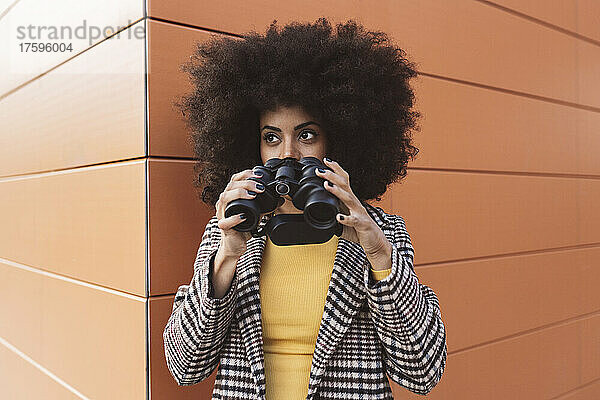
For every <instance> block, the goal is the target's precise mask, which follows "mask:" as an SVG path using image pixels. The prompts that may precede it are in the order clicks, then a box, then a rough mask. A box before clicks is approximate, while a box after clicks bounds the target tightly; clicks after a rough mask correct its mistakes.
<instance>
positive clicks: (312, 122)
mask: <svg viewBox="0 0 600 400" xmlns="http://www.w3.org/2000/svg"><path fill="white" fill-rule="evenodd" d="M310 124H315V125H317V126H321V125H319V124H317V123H316V122H314V121H308V122H304V123H302V124H300V125H298V126H297V127H295V128H294V130H295V131H297V130H298V129H300V128H304V127H305V126H308V125H310ZM267 128H268V129H273V130H274V131H277V132H281V129H279V128H276V127H274V126H270V125H265V126H263V127H262V129H261V132H262V131H263V130H264V129H267Z"/></svg>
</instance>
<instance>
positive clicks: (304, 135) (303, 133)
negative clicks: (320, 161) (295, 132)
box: [300, 131, 317, 139]
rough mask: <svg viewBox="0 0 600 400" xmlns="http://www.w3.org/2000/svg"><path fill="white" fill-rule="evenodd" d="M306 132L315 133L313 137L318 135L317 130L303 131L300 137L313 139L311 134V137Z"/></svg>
mask: <svg viewBox="0 0 600 400" xmlns="http://www.w3.org/2000/svg"><path fill="white" fill-rule="evenodd" d="M306 134H309V135H313V138H314V137H316V136H317V133H316V132H313V131H303V132H302V133H301V134H300V137H301V138H302V139H312V138H311V137H310V136H309V137H306Z"/></svg>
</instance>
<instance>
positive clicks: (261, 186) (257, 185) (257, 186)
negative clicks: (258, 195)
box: [256, 183, 265, 190]
mask: <svg viewBox="0 0 600 400" xmlns="http://www.w3.org/2000/svg"><path fill="white" fill-rule="evenodd" d="M256 188H257V189H258V190H264V189H265V187H264V185H263V184H262V183H257V184H256Z"/></svg>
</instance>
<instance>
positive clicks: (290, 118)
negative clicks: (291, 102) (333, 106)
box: [260, 106, 311, 124]
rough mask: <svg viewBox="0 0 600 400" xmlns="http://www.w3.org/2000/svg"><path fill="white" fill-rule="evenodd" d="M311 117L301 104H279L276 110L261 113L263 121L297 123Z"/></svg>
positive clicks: (261, 120)
mask: <svg viewBox="0 0 600 400" xmlns="http://www.w3.org/2000/svg"><path fill="white" fill-rule="evenodd" d="M309 119H311V116H310V115H309V114H308V113H307V112H306V111H305V110H304V109H303V108H302V107H300V106H287V107H286V106H279V107H277V108H276V109H275V110H266V111H263V112H262V113H261V114H260V122H261V123H280V124H285V123H290V124H293V123H296V122H304V121H308V120H309Z"/></svg>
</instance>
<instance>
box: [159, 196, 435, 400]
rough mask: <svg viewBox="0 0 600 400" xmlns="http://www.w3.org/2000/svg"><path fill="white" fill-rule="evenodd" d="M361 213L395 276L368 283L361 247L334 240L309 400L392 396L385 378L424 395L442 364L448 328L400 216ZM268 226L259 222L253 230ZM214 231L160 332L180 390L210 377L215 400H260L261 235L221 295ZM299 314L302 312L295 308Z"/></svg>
mask: <svg viewBox="0 0 600 400" xmlns="http://www.w3.org/2000/svg"><path fill="white" fill-rule="evenodd" d="M363 206H364V207H365V208H366V209H367V211H368V213H369V215H370V216H371V217H372V218H373V220H374V221H375V222H376V223H377V224H378V225H379V226H380V227H381V229H382V231H383V232H384V234H385V236H386V237H387V239H388V240H389V241H390V243H392V260H391V261H392V270H391V273H390V274H389V275H388V276H387V277H386V278H385V279H383V280H380V281H375V280H373V278H372V276H371V274H370V272H369V268H370V266H371V265H370V262H369V261H368V259H367V257H366V254H365V252H364V250H363V248H362V247H361V246H360V245H359V244H358V243H354V242H351V241H348V240H345V239H342V238H340V239H339V241H338V247H337V250H336V254H335V260H334V265H333V272H332V275H331V280H330V283H329V288H328V291H327V297H326V301H325V309H324V312H323V317H322V320H321V325H320V328H319V332H318V335H317V341H316V345H315V349H314V354H313V360H312V365H311V368H310V377H309V384H308V395H307V397H306V399H309V400H310V399H334V398H335V399H359V398H360V399H393V397H392V391H391V389H390V385H389V382H388V379H387V377H386V373H387V375H389V377H390V379H392V380H393V381H394V382H396V383H398V384H399V385H400V386H403V387H405V388H406V389H408V390H410V391H411V392H414V393H417V394H421V395H424V394H427V393H429V392H430V391H431V390H432V389H433V387H434V386H436V385H437V383H438V382H439V381H440V379H441V377H442V374H443V372H444V368H445V366H446V352H447V350H446V330H445V327H444V323H443V322H442V317H441V312H440V306H439V302H438V298H437V296H436V294H435V293H434V292H433V290H431V289H430V288H429V287H427V286H426V285H423V284H421V283H419V280H418V277H417V275H416V274H415V271H414V268H413V256H414V251H413V248H412V245H411V242H410V236H409V234H408V232H407V231H406V226H405V223H404V219H403V218H402V217H400V216H397V215H392V214H386V213H385V212H384V211H383V210H382V209H381V208H379V207H373V206H371V205H369V204H368V203H366V202H363ZM265 223H266V220H265V219H264V218H263V219H262V220H261V221H260V223H259V226H260V227H262V226H264V224H265ZM220 237H221V230H220V229H219V227H218V226H217V218H216V216H215V217H212V218H211V219H210V221H209V222H208V224H207V225H206V229H205V232H204V234H203V236H202V242H201V243H200V247H199V249H198V254H197V257H196V261H195V263H194V275H193V278H192V281H191V283H190V284H189V285H183V286H180V287H179V288H178V290H177V293H176V294H175V299H174V302H173V311H172V314H171V316H170V317H169V320H168V322H167V325H166V327H165V329H164V332H163V340H164V350H165V356H166V360H167V366H168V368H169V370H170V372H171V374H172V375H173V377H174V378H175V381H176V382H177V384H179V385H192V384H194V383H197V382H200V381H202V380H203V379H205V378H207V377H208V376H210V375H211V374H212V372H213V371H214V370H215V368H216V367H217V366H219V369H218V371H217V376H216V380H215V384H214V389H213V394H212V399H213V400H214V399H236V400H237V399H264V397H265V370H264V355H263V347H262V345H263V339H262V324H261V311H260V297H259V273H260V265H261V260H262V255H263V250H264V248H265V243H266V237H264V236H263V237H260V238H251V239H250V240H249V241H248V242H247V250H246V252H245V253H244V254H243V255H242V256H241V257H240V258H239V260H238V263H237V267H236V271H235V274H234V277H233V281H232V283H231V286H230V288H229V290H228V292H227V293H226V294H225V296H224V297H223V298H220V299H219V298H214V297H213V288H212V285H211V283H210V282H211V277H212V275H211V274H212V269H211V267H212V265H213V263H214V256H215V254H216V252H217V249H218V247H219V241H220ZM299 312H301V311H300V310H299Z"/></svg>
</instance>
